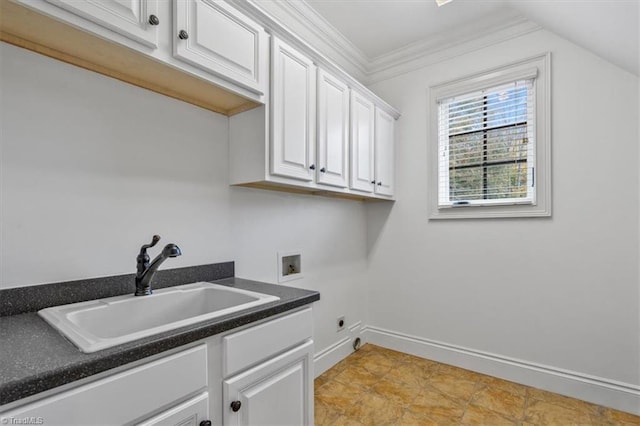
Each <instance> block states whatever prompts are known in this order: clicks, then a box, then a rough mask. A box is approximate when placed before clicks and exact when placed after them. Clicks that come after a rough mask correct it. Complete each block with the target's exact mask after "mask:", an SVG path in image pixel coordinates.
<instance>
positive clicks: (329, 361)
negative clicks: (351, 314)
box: [313, 322, 364, 377]
mask: <svg viewBox="0 0 640 426" xmlns="http://www.w3.org/2000/svg"><path fill="white" fill-rule="evenodd" d="M345 331H346V335H345V336H344V337H342V338H341V339H340V340H338V341H337V342H336V343H334V344H333V345H331V346H329V347H327V348H325V349H323V350H322V351H320V352H318V353H317V354H315V356H314V357H313V369H314V376H315V377H318V376H319V375H321V374H322V373H324V372H325V371H327V370H328V369H330V368H331V367H333V366H334V365H336V364H337V363H339V362H340V361H342V360H343V359H345V358H346V357H348V356H349V355H350V354H351V353H352V352H353V343H352V342H353V339H355V338H356V337H360V335H361V333H362V326H361V323H360V322H357V323H355V324H353V325H352V326H350V327H348V328H347V330H345ZM361 339H362V337H361ZM363 340H364V339H363ZM362 343H363V344H364V342H362Z"/></svg>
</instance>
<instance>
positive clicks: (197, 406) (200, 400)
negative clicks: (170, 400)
mask: <svg viewBox="0 0 640 426" xmlns="http://www.w3.org/2000/svg"><path fill="white" fill-rule="evenodd" d="M207 420H209V394H208V393H207V392H204V393H202V394H200V395H198V396H196V397H195V398H192V399H190V400H188V401H186V402H183V403H182V404H180V405H176V406H175V407H173V408H171V409H169V410H167V411H165V412H163V413H160V414H158V415H157V416H155V417H152V418H151V419H149V420H147V421H144V422H142V423H138V426H160V425H162V426H199V425H200V423H201V422H203V421H204V422H206V421H207Z"/></svg>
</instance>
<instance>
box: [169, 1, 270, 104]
mask: <svg viewBox="0 0 640 426" xmlns="http://www.w3.org/2000/svg"><path fill="white" fill-rule="evenodd" d="M174 23H175V25H174V33H175V34H174V42H173V54H174V56H175V57H176V58H180V59H182V60H183V61H185V62H188V63H190V64H191V65H194V66H196V67H198V68H200V69H203V70H205V71H207V72H211V73H213V74H216V75H219V76H220V77H222V78H225V79H227V80H230V81H232V82H233V83H235V84H237V85H238V86H240V87H243V88H245V89H247V90H249V91H251V92H254V93H257V94H258V95H263V94H264V93H265V87H266V84H267V76H266V75H262V74H261V67H260V64H261V63H262V61H267V60H268V58H266V57H263V56H264V54H263V52H266V49H264V48H263V46H264V45H265V44H266V43H268V36H267V33H266V32H265V31H264V28H262V27H261V26H260V25H258V24H257V23H255V22H254V21H252V20H251V19H249V18H247V17H246V16H244V15H242V14H241V13H240V12H238V11H237V10H235V9H234V8H232V7H231V6H229V5H228V4H226V3H225V2H222V1H215V0H175V1H174Z"/></svg>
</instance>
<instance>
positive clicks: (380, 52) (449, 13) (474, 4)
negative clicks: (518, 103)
mask: <svg viewBox="0 0 640 426" xmlns="http://www.w3.org/2000/svg"><path fill="white" fill-rule="evenodd" d="M306 3H307V4H308V5H309V6H311V7H312V8H313V9H314V10H315V11H316V12H317V13H318V14H319V15H321V16H322V18H324V20H325V21H326V22H328V23H329V24H330V25H331V26H333V27H334V28H335V29H337V30H338V31H339V32H340V33H342V35H344V37H345V38H346V39H348V40H349V41H350V42H351V44H353V45H354V46H355V48H357V49H358V50H359V51H360V52H361V53H362V55H363V56H364V57H366V58H367V59H368V60H369V61H375V60H376V59H378V58H380V57H383V56H388V55H391V54H393V52H395V51H398V50H400V49H402V48H405V47H406V46H408V45H411V44H416V43H420V42H421V41H425V40H443V41H445V40H446V39H447V37H451V38H456V37H457V38H458V39H459V38H460V34H461V33H465V34H466V36H467V37H468V36H469V35H470V34H471V33H470V31H473V32H475V33H476V34H477V35H482V33H483V32H486V31H490V30H491V28H493V27H495V26H499V25H502V24H504V23H505V22H508V21H510V20H513V19H516V18H518V17H519V18H520V19H522V18H523V17H524V18H526V19H528V20H530V21H533V22H535V23H537V24H539V25H541V26H542V27H543V28H545V29H547V30H549V31H552V32H554V33H556V34H558V35H560V36H561V37H564V38H566V39H567V40H569V41H571V42H573V43H575V44H577V45H580V46H582V47H584V48H586V49H588V50H591V51H592V52H594V53H595V54H597V55H599V56H601V57H603V58H605V59H607V60H608V61H610V62H612V63H614V64H616V65H618V66H620V67H622V68H624V69H626V70H628V71H630V72H632V73H634V74H636V75H640V56H639V51H640V33H639V20H640V19H639V17H640V7H639V5H640V0H453V1H452V2H451V3H448V4H446V5H444V6H442V7H437V5H436V3H435V1H434V0H306Z"/></svg>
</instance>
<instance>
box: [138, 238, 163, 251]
mask: <svg viewBox="0 0 640 426" xmlns="http://www.w3.org/2000/svg"><path fill="white" fill-rule="evenodd" d="M158 241H160V235H154V236H153V238H152V239H151V243H150V244H144V245H143V246H142V247H140V254H146V253H147V249H148V248H151V247H153V246H155V245H156V244H158Z"/></svg>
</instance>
